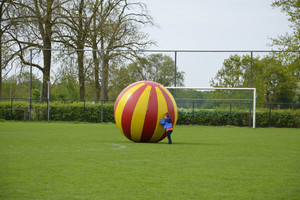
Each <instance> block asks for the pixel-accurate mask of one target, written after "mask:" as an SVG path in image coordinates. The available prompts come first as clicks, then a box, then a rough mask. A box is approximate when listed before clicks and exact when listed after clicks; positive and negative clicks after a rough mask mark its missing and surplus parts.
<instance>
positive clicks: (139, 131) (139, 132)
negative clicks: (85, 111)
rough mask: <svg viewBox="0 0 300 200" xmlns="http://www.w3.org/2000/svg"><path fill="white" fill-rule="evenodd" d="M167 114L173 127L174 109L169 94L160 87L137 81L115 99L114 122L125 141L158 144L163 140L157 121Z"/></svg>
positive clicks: (162, 133) (161, 128)
mask: <svg viewBox="0 0 300 200" xmlns="http://www.w3.org/2000/svg"><path fill="white" fill-rule="evenodd" d="M166 112H169V113H170V117H171V118H172V123H173V127H174V125H175V124H176V121H177V116H178V113H177V105H176V102H175V100H174V98H173V96H172V94H171V93H170V92H169V91H168V90H167V89H166V88H165V87H163V86H162V85H160V84H158V83H156V82H152V81H141V82H136V83H133V84H131V85H129V86H128V87H127V88H125V89H124V90H123V91H122V92H121V93H120V94H119V96H118V98H117V100H116V103H115V107H114V116H115V122H116V124H117V126H118V128H119V130H120V131H121V133H123V134H124V136H126V137H127V138H128V139H129V140H132V141H134V142H159V141H161V140H163V139H164V138H165V137H166V134H165V130H164V127H163V126H162V125H160V118H161V117H163V115H164V114H165V113H166Z"/></svg>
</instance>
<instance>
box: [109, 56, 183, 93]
mask: <svg viewBox="0 0 300 200" xmlns="http://www.w3.org/2000/svg"><path fill="white" fill-rule="evenodd" d="M114 72H115V76H114V77H113V79H112V85H111V88H113V89H114V96H113V97H114V98H115V97H116V95H117V94H118V93H119V92H121V91H122V90H123V89H124V88H125V87H126V86H128V85H129V84H131V83H133V82H137V81H142V80H148V81H155V82H158V83H160V84H162V85H164V86H166V87H167V86H172V85H174V80H175V62H174V60H172V58H171V57H170V56H167V55H163V54H151V55H150V56H146V57H143V58H138V59H137V61H135V62H133V63H130V64H129V65H128V66H126V65H125V66H123V67H120V68H119V69H115V71H114ZM176 80H177V86H184V72H183V71H177V72H176Z"/></svg>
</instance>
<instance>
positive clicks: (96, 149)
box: [0, 143, 127, 154]
mask: <svg viewBox="0 0 300 200" xmlns="http://www.w3.org/2000/svg"><path fill="white" fill-rule="evenodd" d="M102 144H105V145H111V146H112V148H110V150H120V149H125V148H127V146H126V145H121V144H115V143H102ZM105 150H108V149H107V148H92V149H82V150H79V149H77V150H76V149H74V150H50V151H33V152H25V151H10V152H0V154H32V153H73V152H89V151H105Z"/></svg>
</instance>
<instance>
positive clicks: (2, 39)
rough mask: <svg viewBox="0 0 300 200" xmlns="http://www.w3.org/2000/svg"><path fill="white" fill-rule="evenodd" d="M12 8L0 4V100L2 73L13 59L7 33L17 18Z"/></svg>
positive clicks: (4, 3)
mask: <svg viewBox="0 0 300 200" xmlns="http://www.w3.org/2000/svg"><path fill="white" fill-rule="evenodd" d="M14 10H15V8H14V6H13V5H11V4H10V3H9V2H8V1H1V2H0V100H1V98H2V76H3V75H2V71H3V70H4V69H5V68H6V66H7V65H8V63H9V62H10V61H11V60H12V59H13V58H14V56H15V54H13V53H12V50H11V45H12V44H11V42H9V38H8V36H9V32H10V31H12V26H13V24H14V21H15V19H16V18H17V16H16V13H15V12H13V11H14Z"/></svg>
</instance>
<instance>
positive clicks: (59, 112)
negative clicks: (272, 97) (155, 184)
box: [0, 101, 300, 128]
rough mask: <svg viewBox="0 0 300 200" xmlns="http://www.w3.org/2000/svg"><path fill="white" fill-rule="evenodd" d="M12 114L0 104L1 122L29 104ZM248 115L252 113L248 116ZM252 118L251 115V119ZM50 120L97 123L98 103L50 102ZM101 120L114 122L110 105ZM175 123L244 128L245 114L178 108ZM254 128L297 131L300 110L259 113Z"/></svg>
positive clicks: (43, 110) (17, 104) (43, 115)
mask: <svg viewBox="0 0 300 200" xmlns="http://www.w3.org/2000/svg"><path fill="white" fill-rule="evenodd" d="M12 106H13V111H12V110H11V102H10V101H2V102H0V118H2V119H5V120H11V119H13V120H26V119H28V111H29V103H28V102H22V101H14V102H13V105H12ZM32 107H33V109H32V112H31V119H32V120H35V121H46V120H47V104H46V103H33V104H32ZM251 115H252V114H251ZM251 117H252V116H251ZM50 120H51V121H86V122H96V123H97V122H100V121H101V104H94V103H92V102H86V103H85V104H84V102H73V103H68V104H64V103H62V102H59V101H57V102H51V103H50ZM103 121H104V122H114V104H111V103H109V104H104V107H103ZM177 124H182V125H189V124H198V125H205V126H224V125H232V126H248V125H249V112H243V111H232V112H231V113H230V112H229V111H227V110H214V109H195V110H194V112H193V110H191V109H182V108H181V109H178V120H177ZM256 126H257V127H268V126H272V127H293V128H300V110H299V109H298V110H287V109H284V110H272V112H271V114H270V113H269V110H267V109H266V110H259V111H257V113H256Z"/></svg>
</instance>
